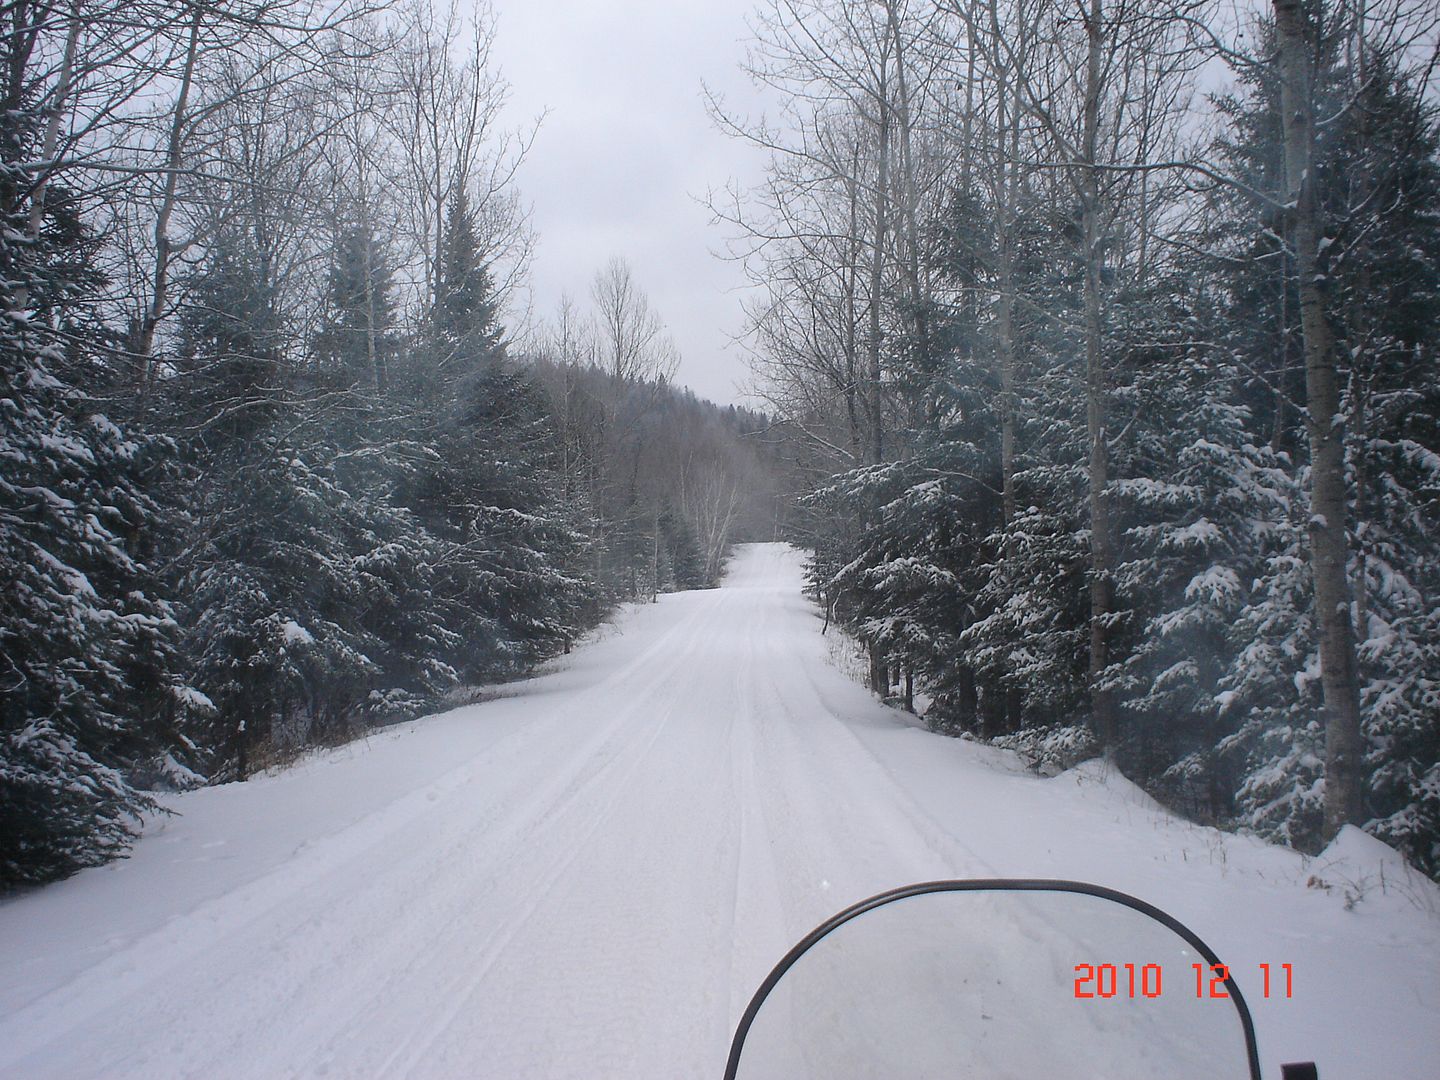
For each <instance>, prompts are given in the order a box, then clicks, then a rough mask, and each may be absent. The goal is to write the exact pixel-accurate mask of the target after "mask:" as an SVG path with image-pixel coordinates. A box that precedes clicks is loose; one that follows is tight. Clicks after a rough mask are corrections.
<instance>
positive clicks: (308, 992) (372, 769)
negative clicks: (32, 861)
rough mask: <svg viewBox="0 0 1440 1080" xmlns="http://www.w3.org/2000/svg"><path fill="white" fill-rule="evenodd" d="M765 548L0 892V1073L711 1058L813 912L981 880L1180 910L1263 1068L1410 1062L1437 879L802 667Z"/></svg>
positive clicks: (794, 624) (568, 1070) (777, 553)
mask: <svg viewBox="0 0 1440 1080" xmlns="http://www.w3.org/2000/svg"><path fill="white" fill-rule="evenodd" d="M801 569H802V557H801V555H800V554H799V553H798V552H795V551H792V550H790V549H788V548H785V547H784V546H782V545H756V546H752V547H748V548H745V549H742V550H741V551H740V553H739V554H738V555H737V556H736V558H735V559H734V561H733V563H732V569H731V573H730V576H729V578H728V579H727V582H726V586H725V587H724V588H721V589H718V590H711V591H704V592H692V593H679V594H675V595H671V596H664V597H661V598H660V602H659V603H658V604H654V605H640V606H637V607H636V608H635V609H633V610H632V611H629V612H627V613H626V614H625V615H624V616H623V617H622V619H621V620H620V621H619V623H618V625H617V626H614V627H609V628H606V629H605V630H603V631H602V632H601V633H600V634H599V635H597V638H596V640H594V641H592V642H590V643H589V644H587V645H586V646H584V647H582V648H578V649H577V650H576V651H575V652H574V653H573V654H572V655H570V656H568V657H566V658H564V661H563V663H562V664H557V665H556V666H555V667H554V669H553V670H550V671H548V672H546V673H544V674H542V675H540V676H539V677H537V678H535V679H533V680H530V681H529V682H526V683H522V684H516V685H514V686H512V687H508V688H507V691H508V693H507V696H504V697H499V698H496V699H494V700H489V701H485V702H482V703H478V704H474V705H467V706H465V707H463V708H459V709H456V710H453V711H451V712H448V713H445V714H442V715H439V716H434V717H429V718H425V719H423V720H417V721H412V722H410V723H406V724H402V725H397V726H395V727H392V728H386V729H384V730H383V731H381V732H378V733H375V734H372V735H371V736H370V737H369V738H368V739H366V740H364V741H362V742H359V743H355V744H352V745H350V746H347V747H343V748H340V749H337V750H333V751H329V752H326V753H324V754H320V755H316V756H314V757H312V758H310V759H307V760H306V761H304V762H302V763H301V764H300V765H298V766H296V767H293V768H291V769H289V770H287V771H284V772H280V773H276V774H273V775H266V776H262V777H259V778H256V779H254V780H252V781H250V782H248V783H245V784H230V785H225V786H221V787H213V788H205V789H201V790H198V791H194V792H189V793H185V794H176V795H167V796H164V797H163V802H164V803H165V805H167V806H169V807H170V808H172V809H174V810H176V811H178V812H179V813H178V815H177V816H173V817H158V818H157V819H156V820H154V821H152V822H150V823H149V826H148V828H147V830H146V835H145V837H144V838H143V839H142V840H141V842H140V843H139V844H138V845H137V847H136V849H135V851H134V854H133V855H132V857H131V858H130V859H128V860H126V861H123V862H120V863H116V864H113V865H111V866H108V867H104V868H99V869H95V870H89V871H85V872H83V873H81V874H79V875H77V876H76V877H74V878H72V879H70V880H69V881H66V882H62V883H60V884H58V885H55V886H51V887H48V888H45V889H42V890H37V891H33V892H30V893H27V894H25V895H21V896H19V897H16V898H13V899H11V900H10V901H8V902H6V903H4V904H3V905H0V1075H4V1076H27V1077H50V1076H56V1077H59V1076H63V1077H90V1076H135V1077H139V1076H206V1077H252V1076H253V1077H269V1076H321V1075H330V1076H414V1077H431V1076H479V1077H612V1076H613V1077H620V1076H625V1077H657V1078H678V1077H702V1076H703V1077H714V1076H717V1075H719V1073H720V1072H721V1070H722V1068H723V1064H724V1061H725V1056H726V1050H727V1047H728V1042H729V1038H730V1034H731V1031H732V1029H733V1025H734V1023H735V1022H736V1020H737V1019H738V1018H739V1015H740V1013H741V1011H742V1010H743V1008H744V1006H745V1004H746V1002H747V1001H748V1000H749V997H750V995H751V994H752V993H753V991H754V990H755V988H756V987H757V986H758V985H759V983H760V981H761V979H762V978H763V977H764V975H765V974H766V972H767V971H768V970H769V969H770V967H771V966H772V965H773V964H774V962H775V961H776V960H778V959H779V957H780V956H781V955H783V953H784V952H785V951H786V950H787V949H788V948H789V946H790V945H792V944H793V943H794V942H795V941H796V940H798V939H799V938H800V937H801V936H803V935H804V934H805V933H806V932H807V931H808V930H809V929H810V928H811V927H812V926H814V925H815V924H817V923H818V922H820V921H821V920H822V919H824V918H826V917H827V916H829V915H830V914H832V913H834V912H835V911H838V910H839V909H841V908H843V907H845V906H846V905H848V904H850V903H851V902H853V901H855V900H857V899H860V898H862V897H864V896H867V895H869V894H872V893H875V892H878V891H881V890H883V889H886V888H890V887H892V886H896V885H900V884H904V883H908V882H914V881H921V880H927V879H935V878H950V877H992V876H1025V877H1070V878H1078V879H1081V880H1090V881H1095V882H1098V883H1101V884H1104V885H1109V886H1111V887H1113V888H1117V889H1121V890H1123V891H1126V892H1129V893H1131V894H1133V895H1136V896H1138V897H1140V898H1142V899H1145V900H1148V901H1150V902H1152V903H1154V904H1157V905H1159V906H1160V907H1162V908H1164V909H1165V910H1167V911H1169V912H1171V913H1172V914H1173V915H1175V916H1176V917H1178V918H1179V919H1181V920H1182V921H1183V922H1185V923H1187V924H1188V925H1189V926H1190V927H1191V928H1192V929H1194V930H1195V931H1196V932H1197V933H1199V934H1200V936H1201V937H1202V938H1204V939H1205V940H1206V941H1207V942H1208V943H1209V944H1210V945H1211V946H1212V947H1213V948H1214V949H1215V950H1216V951H1217V952H1218V953H1219V955H1220V956H1221V958H1222V959H1224V960H1226V961H1227V962H1228V963H1230V964H1231V965H1232V967H1233V968H1234V969H1235V972H1236V976H1237V978H1238V980H1239V982H1240V985H1241V988H1242V990H1243V991H1244V992H1245V994H1246V996H1247V998H1248V999H1249V1001H1250V1004H1251V1007H1252V1010H1253V1012H1254V1014H1255V1021H1256V1027H1257V1031H1258V1035H1259V1042H1260V1052H1261V1057H1262V1060H1263V1061H1264V1062H1265V1064H1266V1068H1267V1076H1272V1077H1273V1076H1278V1063H1279V1062H1281V1061H1293V1060H1305V1059H1314V1060H1316V1061H1318V1062H1319V1064H1320V1069H1321V1072H1320V1075H1321V1076H1322V1077H1324V1080H1344V1078H1346V1077H1353V1078H1362V1077H1374V1076H1415V1077H1418V1076H1424V1075H1432V1074H1433V1066H1434V1062H1435V1060H1436V1059H1437V1056H1440V1025H1437V1024H1435V1018H1436V1016H1437V1015H1440V891H1437V890H1436V889H1435V887H1434V886H1433V885H1432V884H1431V883H1429V882H1428V881H1426V880H1424V879H1422V878H1420V877H1419V876H1418V875H1415V874H1414V873H1412V872H1410V871H1408V870H1406V869H1405V868H1404V866H1403V864H1401V863H1399V862H1398V861H1397V860H1396V857H1395V856H1394V854H1393V852H1390V849H1388V848H1386V847H1385V846H1384V845H1382V844H1380V843H1379V842H1378V841H1375V840H1373V839H1372V838H1370V837H1367V836H1364V835H1363V834H1360V833H1358V832H1346V833H1344V834H1342V836H1341V837H1340V838H1339V839H1338V840H1337V842H1336V845H1335V846H1334V847H1332V849H1331V850H1330V851H1327V852H1326V854H1325V855H1324V856H1322V857H1319V858H1316V859H1305V858H1302V857H1301V856H1299V855H1296V854H1294V853H1292V852H1289V851H1286V850H1283V849H1280V848H1277V847H1273V846H1270V845H1266V844H1263V843H1261V842H1260V841H1258V840H1256V839H1254V838H1252V837H1246V836H1235V835H1227V834H1222V833H1219V832H1217V831H1215V830H1213V829H1208V828H1203V827H1200V826H1197V825H1191V824H1187V823H1184V822H1181V821H1178V820H1176V819H1174V818H1172V817H1170V816H1169V815H1168V814H1167V813H1166V812H1165V811H1164V810H1163V809H1161V808H1160V807H1159V806H1157V805H1156V804H1155V803H1154V802H1152V801H1151V800H1149V799H1148V798H1147V797H1146V796H1145V795H1144V794H1143V793H1142V792H1140V791H1139V790H1138V789H1136V788H1135V787H1134V786H1133V785H1131V784H1129V783H1128V782H1126V781H1124V780H1123V779H1122V778H1121V777H1119V776H1118V775H1116V774H1115V773H1114V772H1113V771H1112V770H1110V769H1109V768H1108V767H1106V766H1105V765H1104V763H1103V762H1098V761H1097V762H1090V763H1087V764H1085V765H1082V766H1080V767H1078V768H1075V769H1071V770H1069V771H1068V772H1066V773H1063V774H1062V775H1060V776H1058V777H1055V778H1054V779H1049V780H1045V779H1039V778H1036V777H1035V776H1033V775H1032V774H1030V773H1029V772H1028V771H1027V770H1026V768H1025V767H1024V765H1023V763H1022V762H1021V761H1020V760H1019V759H1018V758H1017V757H1016V756H1015V755H1014V754H1012V753H1010V752H1008V751H1003V750H999V749H995V748H991V747H985V746H981V745H978V744H974V743H970V742H966V741H962V740H957V739H947V738H943V737H941V736H938V735H933V734H930V733H929V732H926V731H924V730H923V729H922V728H920V727H918V726H917V725H916V723H915V721H914V718H913V717H909V716H906V715H905V714H902V713H898V712H896V711H894V710H891V709H888V708H886V707H884V706H882V705H881V704H879V703H878V702H876V701H875V700H874V699H873V698H872V697H871V696H870V695H869V694H868V693H867V692H866V691H865V690H864V689H863V688H862V687H861V686H859V685H857V684H856V683H855V682H853V681H852V680H850V679H848V678H847V677H846V676H845V675H844V674H842V673H841V672H840V671H838V670H836V668H835V667H834V665H833V664H832V663H831V661H830V660H829V658H828V653H829V649H828V644H829V639H828V638H827V637H822V636H821V634H820V627H821V625H822V620H821V617H820V613H819V612H818V611H816V610H815V608H814V606H813V605H812V604H811V603H809V602H808V601H807V600H806V599H805V598H804V597H802V596H801V594H800V583H801ZM832 635H833V631H832ZM1074 959H1075V962H1077V963H1078V962H1081V961H1084V960H1089V959H1091V958H1089V957H1075V958H1074ZM1094 959H1095V960H1097V961H1099V962H1104V961H1105V960H1107V959H1111V958H1107V957H1097V958H1094ZM1113 959H1114V960H1117V961H1123V960H1125V959H1129V957H1115V958H1113ZM1261 963H1270V964H1272V965H1280V964H1284V963H1289V964H1292V965H1293V969H1294V997H1293V998H1292V999H1289V1000H1287V999H1285V998H1283V997H1279V996H1272V997H1271V998H1269V999H1266V998H1264V997H1263V995H1262V990H1261V985H1260V972H1259V967H1258V965H1259V964H1261ZM1061 974H1062V975H1063V974H1065V973H1064V972H1062V973H1061ZM900 977H901V978H903V977H904V973H903V971H902V972H901V973H900ZM801 1015H803V1014H801ZM1034 1034H1035V1035H1036V1037H1037V1038H1038V1036H1039V1035H1042V1034H1043V1032H1038V1033H1034ZM901 1073H902V1070H897V1071H896V1075H900V1074H901Z"/></svg>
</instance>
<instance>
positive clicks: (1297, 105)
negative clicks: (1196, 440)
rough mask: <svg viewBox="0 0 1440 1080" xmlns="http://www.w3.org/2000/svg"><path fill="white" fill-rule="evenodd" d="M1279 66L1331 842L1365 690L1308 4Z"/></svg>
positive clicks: (1360, 816)
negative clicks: (1319, 196) (1323, 258)
mask: <svg viewBox="0 0 1440 1080" xmlns="http://www.w3.org/2000/svg"><path fill="white" fill-rule="evenodd" d="M1274 7H1275V31H1276V37H1277V41H1278V45H1279V58H1280V111H1281V117H1282V120H1283V123H1284V132H1285V183H1286V189H1287V191H1286V196H1287V200H1286V201H1287V203H1288V204H1289V211H1290V213H1289V217H1290V242H1291V246H1292V247H1293V249H1294V252H1295V272H1296V275H1297V278H1298V292H1299V299H1300V334H1301V340H1302V342H1303V345H1304V350H1305V405H1306V412H1307V417H1306V428H1307V430H1308V433H1309V437H1310V563H1311V572H1312V574H1313V575H1314V581H1315V616H1316V619H1317V620H1318V622H1319V626H1320V684H1321V687H1322V688H1323V691H1324V697H1325V835H1326V838H1327V839H1328V838H1330V837H1333V836H1334V835H1335V834H1336V833H1337V832H1339V831H1340V828H1341V826H1343V825H1346V824H1359V823H1361V822H1362V821H1363V820H1364V817H1365V806H1364V798H1363V795H1362V781H1361V771H1360V769H1361V752H1362V738H1361V729H1360V683H1359V673H1358V670H1357V663H1356V658H1355V628H1354V626H1353V625H1352V624H1351V621H1350V580H1349V576H1348V572H1347V561H1348V557H1349V553H1350V552H1349V538H1348V536H1347V532H1346V506H1345V446H1344V440H1343V430H1342V418H1341V416H1340V383H1339V373H1338V370H1337V362H1336V348H1335V339H1334V336H1333V334H1332V332H1331V329H1330V323H1329V320H1328V318H1327V316H1326V311H1325V283H1324V277H1323V274H1322V273H1321V270H1320V267H1319V262H1320V239H1321V221H1320V207H1319V204H1318V202H1317V200H1316V198H1315V183H1314V168H1313V159H1314V146H1315V103H1314V97H1313V88H1312V83H1311V63H1312V58H1313V57H1314V56H1315V54H1316V52H1317V50H1316V49H1315V48H1314V46H1313V45H1312V42H1311V37H1312V32H1311V31H1312V28H1311V25H1310V19H1309V15H1308V12H1307V11H1306V9H1305V8H1304V7H1303V6H1302V0H1274Z"/></svg>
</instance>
